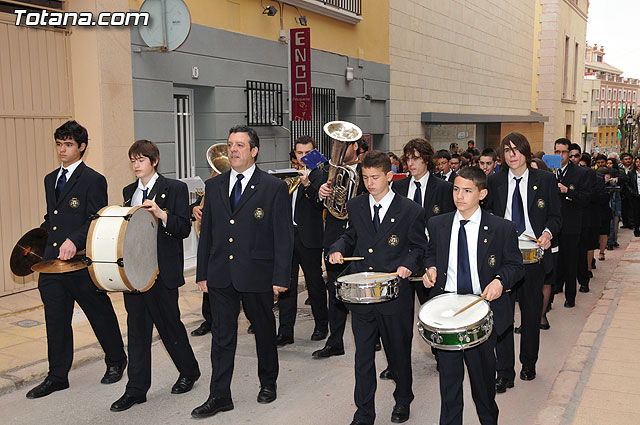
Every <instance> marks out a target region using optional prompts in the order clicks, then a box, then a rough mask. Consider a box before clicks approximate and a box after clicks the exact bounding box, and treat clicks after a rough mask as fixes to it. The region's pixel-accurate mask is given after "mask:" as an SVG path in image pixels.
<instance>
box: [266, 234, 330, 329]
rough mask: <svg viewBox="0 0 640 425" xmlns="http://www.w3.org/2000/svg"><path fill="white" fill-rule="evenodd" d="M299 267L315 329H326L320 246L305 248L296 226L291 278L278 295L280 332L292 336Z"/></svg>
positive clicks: (327, 320)
mask: <svg viewBox="0 0 640 425" xmlns="http://www.w3.org/2000/svg"><path fill="white" fill-rule="evenodd" d="M300 267H302V272H303V273H304V280H305V282H306V284H307V290H308V291H309V302H310V303H311V313H312V314H313V319H314V320H315V328H316V329H318V330H323V331H324V330H327V328H328V326H329V317H328V316H329V313H328V309H327V290H326V285H325V283H324V279H323V278H322V248H307V247H305V246H304V245H303V244H302V241H301V240H300V236H299V233H298V231H297V229H296V231H295V232H294V238H293V257H292V260H291V280H290V283H289V289H288V290H287V291H286V292H283V293H281V294H280V295H279V296H278V307H279V309H280V328H279V329H278V334H279V335H284V336H290V337H293V327H294V325H295V323H296V312H297V310H298V270H299V268H300Z"/></svg>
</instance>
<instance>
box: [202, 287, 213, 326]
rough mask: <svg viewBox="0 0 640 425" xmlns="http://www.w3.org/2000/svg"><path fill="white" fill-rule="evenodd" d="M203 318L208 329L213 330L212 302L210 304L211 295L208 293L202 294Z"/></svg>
mask: <svg viewBox="0 0 640 425" xmlns="http://www.w3.org/2000/svg"><path fill="white" fill-rule="evenodd" d="M202 317H203V318H204V323H203V325H205V326H206V327H208V328H209V329H211V302H209V294H208V293H207V292H203V293H202Z"/></svg>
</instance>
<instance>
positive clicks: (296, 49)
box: [289, 28, 312, 121]
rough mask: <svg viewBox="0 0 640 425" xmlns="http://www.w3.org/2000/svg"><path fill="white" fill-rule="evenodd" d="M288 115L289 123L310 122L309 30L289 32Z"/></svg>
mask: <svg viewBox="0 0 640 425" xmlns="http://www.w3.org/2000/svg"><path fill="white" fill-rule="evenodd" d="M289 102H290V107H289V111H290V112H289V114H290V116H291V121H311V118H312V115H311V29H310V28H291V29H290V30H289Z"/></svg>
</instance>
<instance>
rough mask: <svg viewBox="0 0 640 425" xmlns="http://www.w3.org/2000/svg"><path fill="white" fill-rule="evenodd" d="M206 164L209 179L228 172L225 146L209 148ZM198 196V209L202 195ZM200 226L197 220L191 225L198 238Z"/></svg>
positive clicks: (201, 202)
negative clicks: (207, 165)
mask: <svg viewBox="0 0 640 425" xmlns="http://www.w3.org/2000/svg"><path fill="white" fill-rule="evenodd" d="M207 162H208V163H209V166H210V167H211V176H209V178H213V177H215V176H219V175H220V174H222V173H224V172H227V171H229V170H230V169H231V161H229V153H228V151H227V144H226V143H216V144H215V145H211V146H209V149H207ZM198 195H201V196H202V201H200V207H202V206H204V193H198ZM201 226H202V223H201V222H199V221H197V220H196V221H195V223H193V228H194V230H195V231H196V235H198V237H200V227H201Z"/></svg>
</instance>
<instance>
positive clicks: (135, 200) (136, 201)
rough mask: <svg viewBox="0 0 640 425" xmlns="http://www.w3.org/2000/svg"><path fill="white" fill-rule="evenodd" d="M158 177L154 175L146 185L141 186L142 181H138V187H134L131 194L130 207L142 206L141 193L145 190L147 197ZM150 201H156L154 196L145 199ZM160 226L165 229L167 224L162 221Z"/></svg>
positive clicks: (156, 174)
mask: <svg viewBox="0 0 640 425" xmlns="http://www.w3.org/2000/svg"><path fill="white" fill-rule="evenodd" d="M158 177H160V176H159V175H158V173H155V174H154V175H153V176H152V177H151V179H149V181H148V182H147V185H146V186H145V185H143V184H142V180H141V179H138V187H136V190H135V192H133V196H132V197H131V206H132V207H135V206H138V205H142V202H143V201H142V193H143V191H144V190H145V189H147V196H149V194H150V193H151V190H152V189H153V186H154V185H155V184H156V181H158ZM147 199H150V200H152V201H154V200H155V199H156V196H155V195H153V198H147ZM162 225H163V226H164V227H167V222H166V221H162Z"/></svg>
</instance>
